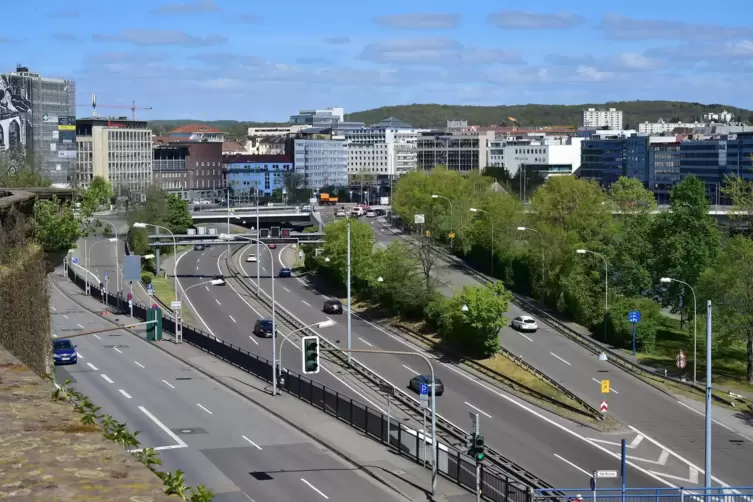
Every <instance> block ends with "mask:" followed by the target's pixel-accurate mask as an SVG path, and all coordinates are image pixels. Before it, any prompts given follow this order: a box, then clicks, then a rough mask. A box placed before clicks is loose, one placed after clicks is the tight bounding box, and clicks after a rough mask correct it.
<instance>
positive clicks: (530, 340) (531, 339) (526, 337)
mask: <svg viewBox="0 0 753 502" xmlns="http://www.w3.org/2000/svg"><path fill="white" fill-rule="evenodd" d="M516 333H517V334H519V335H520V336H522V337H523V338H525V339H526V340H528V341H529V342H532V341H533V338H530V337H528V336H526V335H524V334H523V333H521V332H520V331H516Z"/></svg>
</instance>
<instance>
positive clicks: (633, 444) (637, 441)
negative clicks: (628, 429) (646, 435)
mask: <svg viewBox="0 0 753 502" xmlns="http://www.w3.org/2000/svg"><path fill="white" fill-rule="evenodd" d="M588 440H589V441H593V442H594V443H601V444H610V445H612V446H620V447H621V446H622V443H615V442H614V441H607V440H606V439H596V438H588ZM641 441H643V436H641V435H640V434H638V435H637V436H635V437H634V438H633V440H632V441H631V442H630V444H626V445H625V447H627V448H630V449H633V450H634V449H635V448H637V447H638V445H639V444H641Z"/></svg>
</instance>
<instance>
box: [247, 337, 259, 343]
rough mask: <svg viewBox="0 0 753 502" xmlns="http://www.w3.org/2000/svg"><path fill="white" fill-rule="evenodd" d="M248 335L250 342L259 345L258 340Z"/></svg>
mask: <svg viewBox="0 0 753 502" xmlns="http://www.w3.org/2000/svg"><path fill="white" fill-rule="evenodd" d="M248 337H249V338H250V339H251V341H252V342H254V343H255V344H256V345H259V342H257V341H256V338H254V337H253V336H251V335H248Z"/></svg>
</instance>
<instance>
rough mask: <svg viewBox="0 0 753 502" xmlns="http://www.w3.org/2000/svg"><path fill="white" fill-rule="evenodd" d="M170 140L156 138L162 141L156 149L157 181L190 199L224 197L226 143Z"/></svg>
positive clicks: (182, 196)
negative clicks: (223, 147)
mask: <svg viewBox="0 0 753 502" xmlns="http://www.w3.org/2000/svg"><path fill="white" fill-rule="evenodd" d="M178 139H179V138H178ZM167 140H168V141H163V138H155V141H157V142H158V143H159V144H158V145H157V146H155V148H154V161H153V168H152V169H153V171H154V178H153V180H154V182H155V183H156V184H157V185H159V186H161V187H162V188H164V189H165V190H167V191H168V192H173V191H175V193H177V194H178V195H180V196H181V198H183V199H186V200H195V199H207V200H209V199H217V198H220V197H223V196H224V193H225V175H224V172H223V170H222V143H220V142H218V141H181V140H178V141H175V140H176V138H167ZM181 166H183V167H182V169H183V171H181V170H179V168H181ZM184 181H185V183H183V182H184Z"/></svg>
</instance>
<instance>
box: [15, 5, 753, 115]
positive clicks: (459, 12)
mask: <svg viewBox="0 0 753 502" xmlns="http://www.w3.org/2000/svg"><path fill="white" fill-rule="evenodd" d="M8 3H9V4H8V5H6V4H5V3H4V5H3V8H2V10H1V11H0V12H2V17H3V19H4V21H5V22H4V23H3V24H2V29H0V71H3V72H4V71H7V70H12V69H13V68H14V66H15V64H16V63H21V64H23V65H26V66H29V67H30V68H31V69H32V70H33V71H38V72H40V73H42V74H44V75H49V76H59V77H66V78H72V79H75V80H76V83H77V90H78V92H77V94H78V98H77V99H78V102H79V104H86V103H89V102H90V101H91V94H92V93H93V92H96V93H97V101H98V103H99V104H101V105H107V104H112V105H128V104H130V103H131V102H132V101H134V100H135V101H136V103H137V105H142V106H151V107H153V111H150V112H144V113H142V115H141V116H142V117H144V118H150V119H166V118H195V119H204V120H211V119H238V120H259V121H261V120H286V119H287V117H288V116H289V115H290V114H291V113H295V112H296V111H297V110H298V109H302V108H326V107H328V106H343V107H345V108H346V111H358V110H364V109H368V108H374V107H378V106H383V105H394V104H409V103H446V104H470V105H496V104H520V103H552V104H577V103H583V102H603V101H608V100H634V99H668V100H686V101H698V102H704V103H723V104H729V105H735V106H741V107H747V108H753V86H751V85H750V80H749V79H750V78H751V77H752V76H753V19H752V18H751V16H750V14H751V13H753V9H752V8H751V5H750V3H751V0H726V1H724V2H714V3H712V4H709V3H708V2H705V1H701V0H684V1H683V2H680V1H679V0H675V1H670V2H656V1H651V2H649V1H647V0H632V1H631V2H595V1H591V2H562V1H554V0H539V1H538V2H531V3H527V2H526V3H524V2H505V1H503V0H475V1H473V2H469V3H464V2H458V1H457V0H453V1H448V0H435V1H433V2H427V1H425V0H424V1H419V0H408V1H406V2H387V3H383V2H354V1H352V0H351V1H343V0H328V1H310V0H306V1H304V0H288V1H286V2H261V1H258V0H257V1H249V0H245V1H244V0H185V1H183V2H175V3H170V2H169V1H165V0H128V1H125V2H123V1H117V2H116V1H112V0H106V1H103V0H98V1H95V0H67V1H66V2H60V1H53V0H19V1H14V2H8ZM524 5H531V6H532V7H530V9H529V8H528V7H526V9H528V10H520V9H519V8H518V7H522V6H524ZM566 8H567V9H570V10H567V11H566V10H562V9H566ZM8 21H10V22H8ZM79 110H81V114H84V113H86V112H85V110H86V107H85V106H84V107H79ZM102 111H103V112H105V111H106V110H104V109H103V110H102ZM112 113H117V110H112Z"/></svg>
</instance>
